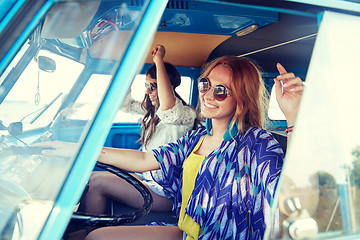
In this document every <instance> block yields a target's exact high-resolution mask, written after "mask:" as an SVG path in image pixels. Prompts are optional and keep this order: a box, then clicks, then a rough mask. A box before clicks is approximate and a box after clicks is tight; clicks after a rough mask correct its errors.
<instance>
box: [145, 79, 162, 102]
mask: <svg viewBox="0 0 360 240" xmlns="http://www.w3.org/2000/svg"><path fill="white" fill-rule="evenodd" d="M146 82H147V83H148V84H152V85H153V86H154V84H156V79H154V78H151V77H150V76H149V75H146ZM155 86H156V85H155ZM145 94H148V95H149V98H150V101H151V104H152V105H153V106H157V105H158V102H159V101H158V89H157V88H155V89H154V90H152V91H150V90H149V89H148V88H147V89H146V90H145Z"/></svg>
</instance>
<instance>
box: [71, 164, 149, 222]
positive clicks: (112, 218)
mask: <svg viewBox="0 0 360 240" xmlns="http://www.w3.org/2000/svg"><path fill="white" fill-rule="evenodd" d="M96 166H97V167H99V168H101V169H104V170H106V171H108V172H111V173H113V174H115V175H117V176H118V177H120V178H123V179H124V180H125V181H127V182H128V183H130V184H131V185H133V186H134V187H135V188H136V189H137V190H138V191H139V192H140V194H141V196H142V197H143V198H144V204H143V206H142V208H141V209H139V210H137V211H135V212H132V213H127V214H123V215H108V214H101V215H92V214H88V213H80V212H74V214H73V215H72V217H71V220H70V224H76V225H82V226H97V227H104V226H118V225H123V224H126V223H131V222H134V221H136V220H138V219H140V218H142V217H143V216H145V215H146V214H148V213H149V212H150V209H151V207H152V204H153V198H152V195H151V193H150V191H149V189H148V188H147V187H145V186H144V184H142V183H141V182H140V181H139V180H138V179H136V178H135V177H133V176H131V175H130V174H129V173H127V172H125V171H123V170H121V169H119V168H117V167H114V166H112V165H108V164H104V163H100V162H97V163H96Z"/></svg>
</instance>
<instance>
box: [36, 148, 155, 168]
mask: <svg viewBox="0 0 360 240" xmlns="http://www.w3.org/2000/svg"><path fill="white" fill-rule="evenodd" d="M34 146H41V147H46V148H47V149H44V150H43V151H42V152H41V153H42V154H43V155H44V156H49V157H51V156H61V157H71V156H73V155H74V154H75V153H76V150H77V147H78V145H77V144H76V143H70V142H61V141H50V142H41V143H36V144H34ZM98 161H99V162H102V163H105V164H110V165H113V166H115V167H118V168H121V169H123V170H126V171H131V172H146V171H150V170H156V169H159V168H160V167H159V163H158V162H157V160H156V159H155V157H154V155H152V153H151V152H142V151H138V150H131V149H119V148H107V147H104V148H103V149H102V151H101V153H100V156H99V158H98Z"/></svg>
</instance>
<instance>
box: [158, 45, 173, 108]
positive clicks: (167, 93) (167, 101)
mask: <svg viewBox="0 0 360 240" xmlns="http://www.w3.org/2000/svg"><path fill="white" fill-rule="evenodd" d="M152 56H153V61H154V63H155V65H156V75H157V85H158V98H159V102H160V110H162V111H165V110H168V109H170V108H173V107H174V106H175V95H174V91H173V87H172V85H171V82H170V79H169V76H168V74H167V73H166V69H165V65H164V56H165V48H164V46H162V45H157V46H156V47H155V49H154V51H152Z"/></svg>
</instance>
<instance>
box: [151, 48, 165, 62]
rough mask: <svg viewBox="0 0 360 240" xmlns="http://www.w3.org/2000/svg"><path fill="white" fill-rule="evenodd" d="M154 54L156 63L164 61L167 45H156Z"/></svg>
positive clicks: (152, 53)
mask: <svg viewBox="0 0 360 240" xmlns="http://www.w3.org/2000/svg"><path fill="white" fill-rule="evenodd" d="M151 55H152V56H153V61H154V63H158V61H159V60H160V61H164V56H165V47H164V46H162V45H156V46H155V49H154V50H153V51H152V52H151Z"/></svg>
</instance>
